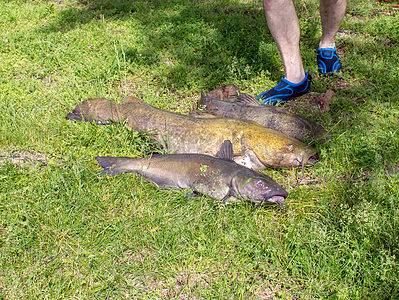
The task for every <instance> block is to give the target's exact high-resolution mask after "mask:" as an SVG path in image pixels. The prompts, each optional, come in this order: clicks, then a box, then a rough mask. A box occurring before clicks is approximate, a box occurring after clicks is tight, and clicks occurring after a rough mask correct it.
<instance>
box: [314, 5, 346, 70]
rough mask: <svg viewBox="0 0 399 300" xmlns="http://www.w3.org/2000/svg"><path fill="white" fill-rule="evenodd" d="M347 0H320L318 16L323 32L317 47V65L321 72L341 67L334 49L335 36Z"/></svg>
mask: <svg viewBox="0 0 399 300" xmlns="http://www.w3.org/2000/svg"><path fill="white" fill-rule="evenodd" d="M346 1H347V0H320V16H321V23H322V26H323V34H322V36H321V40H320V43H319V49H317V65H318V67H319V72H320V73H321V74H330V73H334V72H337V71H339V70H340V69H341V67H342V65H341V61H340V59H339V56H338V54H337V50H336V49H335V36H336V34H337V32H338V29H339V25H340V24H341V21H342V19H343V17H344V15H345V10H346Z"/></svg>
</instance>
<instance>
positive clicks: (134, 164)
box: [96, 141, 288, 204]
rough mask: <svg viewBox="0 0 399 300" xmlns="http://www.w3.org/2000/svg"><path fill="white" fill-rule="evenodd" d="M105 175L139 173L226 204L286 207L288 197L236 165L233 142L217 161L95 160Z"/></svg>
mask: <svg viewBox="0 0 399 300" xmlns="http://www.w3.org/2000/svg"><path fill="white" fill-rule="evenodd" d="M96 159H97V161H98V163H99V164H100V165H101V166H102V167H103V169H104V173H106V174H108V175H116V174H120V173H130V172H131V173H137V174H140V175H141V176H143V177H145V178H147V179H149V180H150V181H152V182H153V183H155V184H156V185H158V186H160V187H166V188H185V189H191V190H193V191H194V192H198V193H201V194H204V195H208V196H210V197H213V198H215V199H218V200H221V201H223V202H224V203H226V202H227V201H228V200H230V199H231V198H233V199H234V198H236V199H244V200H249V201H252V202H255V203H264V202H267V203H276V204H283V203H284V199H285V198H286V197H287V195H288V193H287V192H286V191H285V190H284V188H282V187H281V186H280V185H279V184H277V183H276V182H275V181H274V180H273V179H271V178H270V177H269V176H266V175H264V174H261V173H258V172H256V171H253V170H251V169H248V168H246V167H244V166H240V165H238V164H236V163H235V162H234V161H233V160H232V159H233V148H232V144H231V143H230V141H225V142H224V143H223V145H222V147H221V148H220V151H219V153H218V157H213V156H209V155H203V154H169V155H157V156H151V157H149V158H129V157H111V156H99V157H96Z"/></svg>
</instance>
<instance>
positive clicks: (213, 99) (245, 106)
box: [200, 86, 325, 141]
mask: <svg viewBox="0 0 399 300" xmlns="http://www.w3.org/2000/svg"><path fill="white" fill-rule="evenodd" d="M200 107H201V108H202V109H204V111H205V112H206V113H209V114H212V115H215V116H219V117H227V118H234V119H239V120H246V121H253V122H256V123H258V124H260V125H262V126H264V127H267V128H271V129H274V130H276V131H279V132H281V133H283V134H285V135H287V136H290V137H293V138H296V139H298V140H300V141H304V140H308V141H310V140H315V139H319V138H321V137H323V135H325V131H324V129H323V127H321V126H320V125H317V124H314V123H312V122H310V121H309V120H306V119H305V118H302V117H300V116H298V115H296V114H293V113H290V112H288V111H287V110H285V109H284V108H282V107H274V106H263V105H260V104H259V103H258V102H257V101H256V99H255V98H254V97H253V96H251V95H249V94H244V93H239V90H238V88H236V87H235V86H223V87H220V88H218V89H215V90H213V91H211V92H210V93H208V94H204V95H202V97H201V100H200Z"/></svg>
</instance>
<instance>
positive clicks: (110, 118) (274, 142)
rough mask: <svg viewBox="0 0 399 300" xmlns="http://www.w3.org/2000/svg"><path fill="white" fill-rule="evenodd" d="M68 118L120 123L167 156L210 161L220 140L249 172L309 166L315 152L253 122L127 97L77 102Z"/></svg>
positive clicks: (295, 140) (296, 141) (297, 141)
mask: <svg viewBox="0 0 399 300" xmlns="http://www.w3.org/2000/svg"><path fill="white" fill-rule="evenodd" d="M67 118H68V119H72V120H83V121H93V122H97V123H101V124H107V123H109V122H124V123H125V124H126V126H127V127H129V128H130V129H133V130H136V131H142V132H148V133H151V134H152V135H153V137H154V138H155V139H156V140H157V141H158V142H160V143H161V145H163V146H164V148H165V149H167V150H169V151H171V152H173V153H196V154H206V155H211V156H214V155H215V154H216V153H217V151H218V150H219V147H220V145H221V144H222V143H223V141H224V140H230V141H231V142H232V144H233V152H234V159H235V161H237V162H238V163H240V164H243V165H245V166H248V167H250V168H253V169H261V168H264V167H265V166H272V167H282V166H300V165H304V164H307V163H312V158H313V157H314V155H315V150H314V149H313V148H311V147H308V146H306V145H305V144H303V143H302V142H300V141H299V140H297V139H294V138H290V137H287V136H285V135H283V134H281V133H279V132H277V131H275V130H273V129H269V128H265V127H263V126H261V125H259V124H256V123H255V122H248V121H241V120H235V119H231V118H194V117H190V116H185V115H180V114H176V113H173V112H168V111H164V110H160V109H157V108H154V107H152V106H150V105H148V104H146V103H144V102H143V101H141V100H139V99H136V98H132V97H129V98H127V99H126V100H125V101H124V102H123V103H121V104H116V103H113V102H111V101H109V100H106V99H92V100H86V101H83V102H82V103H81V104H80V105H78V106H77V107H76V108H75V109H74V111H73V112H71V113H69V114H68V116H67Z"/></svg>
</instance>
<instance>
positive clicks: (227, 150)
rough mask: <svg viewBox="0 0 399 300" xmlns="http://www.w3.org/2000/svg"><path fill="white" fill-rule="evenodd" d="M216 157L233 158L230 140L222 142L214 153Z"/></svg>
mask: <svg viewBox="0 0 399 300" xmlns="http://www.w3.org/2000/svg"><path fill="white" fill-rule="evenodd" d="M216 157H219V158H221V159H225V160H233V157H234V154H233V144H232V143H231V141H229V140H225V141H224V142H223V144H222V146H220V149H219V151H218V153H217V154H216Z"/></svg>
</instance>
